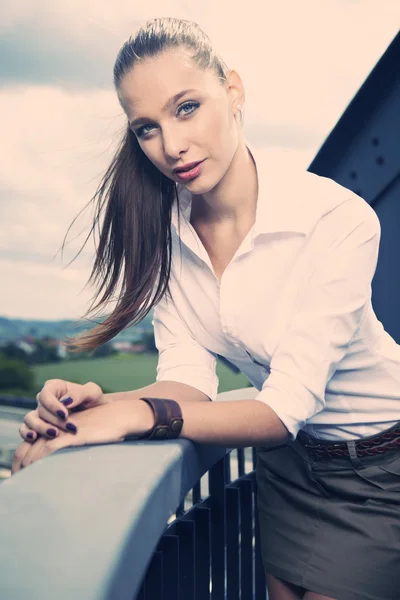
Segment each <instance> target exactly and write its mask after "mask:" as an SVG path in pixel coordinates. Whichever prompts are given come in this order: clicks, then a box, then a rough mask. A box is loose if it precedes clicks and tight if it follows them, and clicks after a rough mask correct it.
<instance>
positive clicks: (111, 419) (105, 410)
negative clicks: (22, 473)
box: [11, 400, 154, 474]
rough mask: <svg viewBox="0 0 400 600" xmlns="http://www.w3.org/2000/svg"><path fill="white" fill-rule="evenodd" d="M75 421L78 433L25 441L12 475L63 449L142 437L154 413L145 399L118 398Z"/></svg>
mask: <svg viewBox="0 0 400 600" xmlns="http://www.w3.org/2000/svg"><path fill="white" fill-rule="evenodd" d="M74 421H75V422H76V425H77V433H75V434H72V433H68V432H64V431H60V433H59V435H58V436H57V437H56V438H54V439H51V440H49V439H46V438H44V437H40V438H39V439H37V440H36V441H35V442H34V443H33V444H32V443H28V442H23V443H22V444H21V445H20V446H19V447H18V448H17V450H16V452H15V455H14V460H13V464H12V469H11V474H14V473H16V472H17V471H18V470H19V469H21V468H24V467H27V466H28V465H30V464H32V463H33V462H35V461H36V460H39V459H40V458H43V457H45V456H48V455H49V454H52V453H53V452H56V451H57V450H60V449H61V448H67V447H68V446H85V445H90V444H109V443H117V442H122V441H124V439H125V437H127V436H128V434H132V432H135V434H136V435H138V437H140V436H142V435H144V434H145V433H146V432H147V431H149V430H150V429H151V428H152V426H153V423H154V415H153V410H152V409H151V407H150V406H149V405H148V404H146V402H143V401H141V400H116V401H115V402H110V403H104V404H102V405H98V406H94V407H92V408H91V409H90V410H85V411H81V412H77V413H75V415H74Z"/></svg>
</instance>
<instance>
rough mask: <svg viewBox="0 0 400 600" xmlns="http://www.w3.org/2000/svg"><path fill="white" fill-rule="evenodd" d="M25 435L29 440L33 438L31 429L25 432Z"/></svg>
mask: <svg viewBox="0 0 400 600" xmlns="http://www.w3.org/2000/svg"><path fill="white" fill-rule="evenodd" d="M26 437H27V438H28V439H30V440H33V433H32V431H30V432H29V433H27V434H26Z"/></svg>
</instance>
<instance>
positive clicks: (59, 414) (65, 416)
mask: <svg viewBox="0 0 400 600" xmlns="http://www.w3.org/2000/svg"><path fill="white" fill-rule="evenodd" d="M57 414H58V416H59V417H60V419H64V420H65V419H66V418H67V415H66V414H65V412H63V411H62V410H58V411H57Z"/></svg>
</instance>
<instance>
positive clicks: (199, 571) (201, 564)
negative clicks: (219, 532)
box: [194, 507, 211, 600]
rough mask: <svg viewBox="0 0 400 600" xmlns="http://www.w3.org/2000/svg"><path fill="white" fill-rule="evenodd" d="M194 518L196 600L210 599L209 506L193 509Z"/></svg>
mask: <svg viewBox="0 0 400 600" xmlns="http://www.w3.org/2000/svg"><path fill="white" fill-rule="evenodd" d="M194 518H195V527H196V536H195V558H196V572H195V586H196V600H210V576H211V569H210V567H211V511H210V509H209V508H205V507H204V508H203V507H198V508H196V509H195V511H194Z"/></svg>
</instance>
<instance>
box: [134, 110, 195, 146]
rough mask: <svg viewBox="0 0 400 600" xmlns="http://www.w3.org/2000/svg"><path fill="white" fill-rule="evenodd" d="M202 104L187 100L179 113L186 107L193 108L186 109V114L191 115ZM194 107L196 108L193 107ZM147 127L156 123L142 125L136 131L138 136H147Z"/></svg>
mask: <svg viewBox="0 0 400 600" xmlns="http://www.w3.org/2000/svg"><path fill="white" fill-rule="evenodd" d="M199 106H200V104H199V103H198V102H185V103H184V104H182V105H181V106H180V107H179V108H178V111H177V112H178V114H179V113H180V112H181V110H183V109H186V108H188V107H189V108H191V107H192V109H191V110H189V111H188V112H186V110H185V111H184V115H191V114H192V113H193V112H195V111H196V110H197V109H198V108H199ZM193 107H194V108H193ZM147 127H154V125H142V127H139V129H138V130H137V131H136V135H137V136H138V137H145V136H146V135H147V134H148V133H149V131H148V130H146V129H147Z"/></svg>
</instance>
